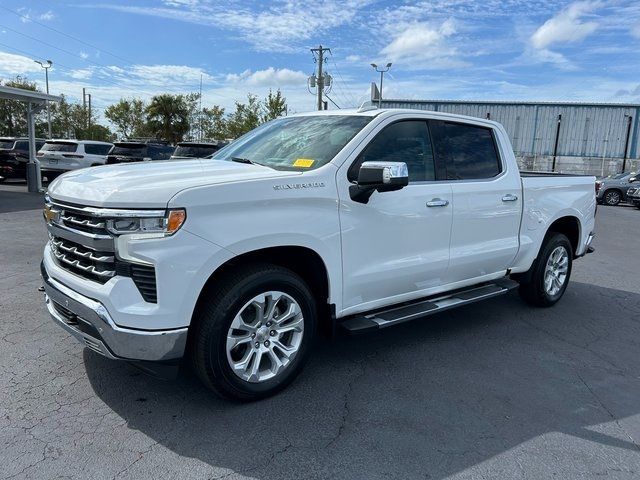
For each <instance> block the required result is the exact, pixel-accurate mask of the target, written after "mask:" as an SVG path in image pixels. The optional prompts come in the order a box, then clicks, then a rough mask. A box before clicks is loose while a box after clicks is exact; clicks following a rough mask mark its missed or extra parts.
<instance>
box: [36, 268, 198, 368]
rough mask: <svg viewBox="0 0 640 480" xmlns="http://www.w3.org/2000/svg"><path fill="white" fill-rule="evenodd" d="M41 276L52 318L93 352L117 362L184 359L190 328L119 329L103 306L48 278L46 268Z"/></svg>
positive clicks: (42, 270) (42, 269)
mask: <svg viewBox="0 0 640 480" xmlns="http://www.w3.org/2000/svg"><path fill="white" fill-rule="evenodd" d="M41 273H42V278H43V280H44V289H45V302H46V304H47V309H48V310H49V313H50V314H51V317H52V318H53V320H54V321H55V322H56V323H57V324H58V325H60V326H61V327H62V328H64V329H65V330H66V331H67V332H69V333H70V334H71V335H73V336H74V337H76V338H77V339H78V341H80V343H82V344H83V345H85V346H87V347H88V348H90V349H91V350H93V351H95V352H98V353H99V354H101V355H104V356H105V357H108V358H112V359H118V360H146V361H165V360H174V359H176V358H180V357H182V356H183V354H184V350H185V346H186V343H187V330H188V329H187V328H179V329H174V330H135V329H131V328H123V327H119V326H117V325H116V324H115V322H114V321H113V319H112V318H111V316H110V315H109V312H108V311H107V309H106V308H105V307H104V305H102V304H101V303H100V302H97V301H96V300H93V299H91V298H88V297H85V296H84V295H80V294H79V293H77V292H75V291H73V290H71V289H70V288H68V287H66V286H65V285H63V284H61V283H60V282H58V281H56V280H55V279H53V278H51V277H49V275H48V274H47V271H46V269H45V267H44V264H42V265H41Z"/></svg>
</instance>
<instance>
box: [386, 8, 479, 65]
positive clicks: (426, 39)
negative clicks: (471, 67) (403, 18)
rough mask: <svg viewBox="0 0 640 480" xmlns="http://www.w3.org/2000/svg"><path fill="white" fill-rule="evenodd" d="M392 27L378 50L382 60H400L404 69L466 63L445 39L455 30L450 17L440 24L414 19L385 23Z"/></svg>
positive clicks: (453, 22)
mask: <svg viewBox="0 0 640 480" xmlns="http://www.w3.org/2000/svg"><path fill="white" fill-rule="evenodd" d="M389 28H393V29H395V30H396V31H395V33H393V34H392V35H393V37H394V38H393V40H392V41H391V42H390V43H389V44H388V45H387V46H385V47H384V48H383V49H382V50H381V51H380V56H381V57H382V60H384V61H392V62H398V61H401V62H403V64H402V65H403V68H406V69H429V68H431V69H438V68H457V67H462V66H465V65H467V64H466V62H463V61H462V60H460V59H459V58H457V57H458V51H457V49H456V48H455V47H453V46H451V45H449V44H448V41H447V40H448V39H449V38H450V37H452V36H453V35H454V34H455V33H456V25H455V21H454V20H453V19H451V18H450V19H447V20H445V21H443V22H442V23H441V24H440V25H433V24H431V23H427V22H416V23H409V24H403V25H395V26H393V27H389Z"/></svg>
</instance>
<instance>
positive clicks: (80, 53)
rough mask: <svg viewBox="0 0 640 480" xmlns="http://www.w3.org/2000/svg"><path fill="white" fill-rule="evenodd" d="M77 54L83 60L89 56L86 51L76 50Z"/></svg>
mask: <svg viewBox="0 0 640 480" xmlns="http://www.w3.org/2000/svg"><path fill="white" fill-rule="evenodd" d="M78 55H80V58H81V59H83V60H86V59H87V58H89V54H88V53H87V52H78Z"/></svg>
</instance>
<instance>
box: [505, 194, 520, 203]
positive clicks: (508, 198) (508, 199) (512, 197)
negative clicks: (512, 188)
mask: <svg viewBox="0 0 640 480" xmlns="http://www.w3.org/2000/svg"><path fill="white" fill-rule="evenodd" d="M516 200H518V197H517V196H516V195H512V194H511V193H508V194H507V195H505V196H504V197H502V201H503V202H515V201H516Z"/></svg>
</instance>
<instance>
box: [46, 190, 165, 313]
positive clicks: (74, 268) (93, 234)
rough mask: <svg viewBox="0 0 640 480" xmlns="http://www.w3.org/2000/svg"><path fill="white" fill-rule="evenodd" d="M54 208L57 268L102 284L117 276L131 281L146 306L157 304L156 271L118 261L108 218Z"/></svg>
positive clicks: (80, 210)
mask: <svg viewBox="0 0 640 480" xmlns="http://www.w3.org/2000/svg"><path fill="white" fill-rule="evenodd" d="M52 207H53V209H54V210H55V211H56V212H59V214H58V217H57V219H56V220H54V222H53V224H52V227H51V228H50V232H51V233H50V235H51V252H52V254H53V256H54V257H55V259H56V261H57V263H58V265H60V266H61V267H62V268H64V269H65V270H68V271H70V272H71V273H73V274H75V275H78V276H80V277H83V278H85V279H87V280H90V281H93V282H97V283H102V284H104V283H106V282H108V281H109V280H110V279H111V278H113V277H115V276H116V275H119V276H125V277H129V278H131V279H132V280H133V282H134V283H135V285H136V287H137V288H138V290H139V291H140V295H141V296H142V298H143V299H144V300H145V301H146V302H149V303H157V301H158V294H157V287H156V272H155V268H154V267H153V266H152V265H137V264H133V263H129V262H123V261H121V260H118V259H117V258H116V255H115V253H114V236H113V234H111V233H110V232H109V231H108V230H107V226H106V222H107V219H106V218H105V217H103V216H100V215H98V214H97V213H98V212H96V213H95V214H94V212H93V211H92V210H91V209H88V208H87V209H84V208H83V207H80V206H71V205H65V204H59V203H57V202H55V203H54V204H53V205H52ZM100 213H101V212H100Z"/></svg>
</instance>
